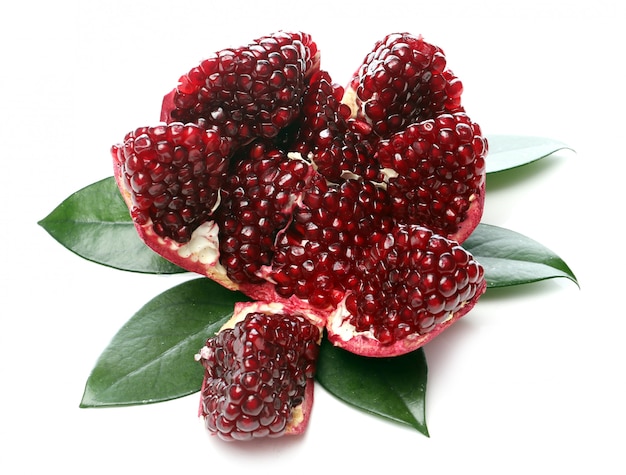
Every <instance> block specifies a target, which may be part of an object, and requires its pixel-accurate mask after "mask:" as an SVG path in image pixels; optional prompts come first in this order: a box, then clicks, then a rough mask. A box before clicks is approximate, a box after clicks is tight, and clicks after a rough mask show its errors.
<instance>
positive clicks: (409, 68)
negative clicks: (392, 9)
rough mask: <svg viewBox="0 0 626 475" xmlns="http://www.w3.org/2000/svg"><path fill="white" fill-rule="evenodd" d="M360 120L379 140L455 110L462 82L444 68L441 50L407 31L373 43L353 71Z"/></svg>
mask: <svg viewBox="0 0 626 475" xmlns="http://www.w3.org/2000/svg"><path fill="white" fill-rule="evenodd" d="M350 86H351V88H352V89H353V90H354V91H355V93H356V103H357V104H356V105H357V107H358V108H359V114H358V117H362V118H364V119H366V120H368V121H369V122H370V123H371V124H372V127H373V129H374V132H375V133H376V134H378V135H379V136H381V137H385V136H389V135H390V134H392V133H394V132H397V131H399V130H402V129H403V128H404V127H406V126H407V125H409V124H411V123H413V122H419V121H422V120H426V119H430V118H433V117H435V116H436V115H438V114H441V113H444V112H459V111H461V110H463V109H462V107H461V93H462V92H463V85H462V83H461V81H460V80H459V79H458V78H457V77H456V76H455V75H454V74H453V73H452V72H451V71H450V70H448V69H446V57H445V55H444V52H443V51H442V50H441V48H439V47H437V46H434V45H432V44H430V43H427V42H425V41H424V40H423V38H422V37H421V36H420V37H416V36H413V35H411V34H408V33H398V34H393V35H388V36H386V37H385V38H384V39H383V40H382V41H379V42H378V43H376V45H375V46H374V48H373V49H372V51H371V52H370V53H369V54H368V55H367V56H366V57H365V60H364V61H363V63H362V65H361V66H360V67H359V69H358V70H357V71H356V72H355V74H354V76H353V78H352V81H351V84H350Z"/></svg>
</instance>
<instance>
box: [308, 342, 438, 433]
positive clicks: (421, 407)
mask: <svg viewBox="0 0 626 475" xmlns="http://www.w3.org/2000/svg"><path fill="white" fill-rule="evenodd" d="M427 373H428V369H427V365H426V356H425V355H424V352H423V350H421V349H419V350H416V351H414V352H411V353H409V354H407V355H403V356H397V357H394V358H367V357H362V356H357V355H354V354H352V353H349V352H347V351H345V350H342V349H340V348H337V347H335V346H333V345H332V344H330V343H328V341H327V340H324V341H323V342H322V347H321V351H320V356H319V360H318V367H317V380H318V382H319V383H320V384H321V385H322V386H323V387H324V388H325V389H326V390H327V391H328V392H330V393H331V394H332V395H334V396H335V397H337V398H338V399H340V400H342V401H344V402H345V403H347V404H350V405H351V406H354V407H356V408H358V409H361V410H363V411H366V412H368V413H371V414H374V415H376V416H379V417H382V418H384V419H387V420H391V421H394V422H397V423H400V424H404V425H408V426H411V427H413V428H415V429H417V430H418V431H419V432H421V433H422V434H424V435H426V436H427V435H428V428H427V426H426V405H425V400H426V379H427Z"/></svg>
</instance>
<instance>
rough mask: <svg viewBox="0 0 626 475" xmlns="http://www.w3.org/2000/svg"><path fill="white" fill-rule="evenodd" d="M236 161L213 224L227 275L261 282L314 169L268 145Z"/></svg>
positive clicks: (248, 151) (257, 145)
mask: <svg viewBox="0 0 626 475" xmlns="http://www.w3.org/2000/svg"><path fill="white" fill-rule="evenodd" d="M243 152H244V153H241V154H238V155H236V156H235V157H233V159H232V161H233V162H234V165H235V166H234V168H233V170H232V172H231V173H230V174H229V176H228V178H227V179H226V181H225V183H224V187H223V189H222V203H221V206H220V208H219V210H218V211H217V213H216V216H215V220H216V222H217V223H218V225H219V228H220V253H221V255H222V262H221V263H222V265H223V266H224V267H225V268H226V270H227V274H228V277H229V278H230V279H231V280H232V281H234V282H236V283H242V282H246V283H260V282H263V277H262V270H263V269H262V268H263V267H264V266H269V265H270V264H271V263H272V258H273V254H274V252H273V251H274V243H275V240H276V237H277V235H278V233H279V232H280V231H281V230H283V229H285V228H286V227H287V225H288V224H289V223H290V222H291V216H292V213H293V209H294V208H295V206H296V204H297V203H296V201H297V199H298V197H299V196H300V194H301V192H302V189H303V188H304V186H305V184H306V183H307V181H308V180H309V178H310V176H311V174H312V173H313V169H312V167H311V166H310V164H309V163H308V162H306V161H304V160H301V159H298V158H289V157H288V156H287V154H286V153H285V152H283V151H281V150H280V149H278V148H276V147H275V146H273V145H272V144H271V143H269V142H266V141H259V142H255V143H254V144H253V146H251V147H249V148H245V149H244V151H243Z"/></svg>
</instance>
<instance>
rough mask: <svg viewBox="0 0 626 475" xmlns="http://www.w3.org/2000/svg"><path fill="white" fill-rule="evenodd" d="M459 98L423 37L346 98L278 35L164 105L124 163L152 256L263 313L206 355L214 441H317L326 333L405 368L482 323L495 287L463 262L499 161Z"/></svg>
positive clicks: (394, 38) (380, 64)
mask: <svg viewBox="0 0 626 475" xmlns="http://www.w3.org/2000/svg"><path fill="white" fill-rule="evenodd" d="M462 89H463V88H462V85H461V82H460V81H459V80H458V78H456V76H454V74H453V73H452V72H451V71H450V70H448V69H447V64H446V58H445V55H444V53H443V51H442V50H441V49H440V48H439V47H437V46H434V45H431V44H429V43H426V42H425V41H424V40H423V39H422V38H421V37H415V36H412V35H410V34H408V33H400V34H392V35H388V36H387V37H386V38H384V39H383V40H381V41H380V42H378V43H377V44H376V45H375V47H374V49H373V50H372V51H371V52H370V53H369V54H368V55H367V56H366V58H365V60H364V62H363V64H362V66H361V67H359V68H358V69H357V71H356V73H355V74H354V76H353V78H352V79H351V81H350V83H349V84H348V85H347V86H346V87H345V88H344V87H343V86H340V85H338V84H336V83H334V82H333V81H332V78H331V76H330V74H329V73H328V72H327V71H325V70H323V69H320V64H319V52H318V50H317V46H316V44H315V43H314V42H313V41H312V39H311V37H310V36H309V35H307V34H304V33H288V32H279V33H277V34H274V35H269V36H267V37H263V38H260V39H258V40H255V41H254V42H252V43H250V44H248V45H247V46H244V47H241V48H231V49H225V50H222V51H219V52H216V53H215V54H213V55H211V56H209V57H208V58H207V59H206V60H205V61H203V62H202V63H201V64H200V65H199V66H198V67H196V68H194V69H192V70H190V71H189V72H188V73H187V74H186V75H184V76H183V77H182V78H181V80H180V83H179V85H178V86H177V87H176V88H175V89H174V90H173V91H171V92H170V93H169V94H167V95H166V96H165V98H164V99H163V106H162V107H163V108H162V114H161V119H162V120H163V121H164V123H162V124H161V125H158V126H155V127H145V128H141V129H137V130H136V131H133V132H131V133H129V134H128V135H127V136H126V137H125V140H124V141H123V143H121V144H118V145H115V146H113V148H112V154H113V162H114V172H115V178H116V180H117V184H118V186H119V188H120V190H121V193H122V196H123V197H124V199H125V201H126V203H127V205H128V207H129V209H130V212H131V216H132V218H133V221H134V223H135V227H136V229H137V231H138V233H139V236H140V237H141V238H142V239H143V240H144V241H145V243H146V244H147V245H148V246H149V247H151V248H152V249H153V250H155V251H156V252H157V253H159V254H160V255H162V256H163V257H165V258H166V259H168V260H170V261H172V262H173V263H175V264H177V265H179V266H180V267H182V268H184V269H187V270H189V271H192V272H196V273H199V274H202V275H205V276H207V277H209V278H211V279H214V280H216V281H217V282H219V283H221V284H222V285H224V286H226V287H228V288H230V289H233V290H239V291H241V292H243V293H244V294H246V295H247V296H249V297H251V298H252V299H253V300H255V301H256V302H255V303H254V304H246V306H244V305H243V304H242V305H240V306H238V307H237V309H236V310H237V312H240V313H242V318H244V317H245V315H247V314H251V316H250V317H249V318H245V319H243V321H241V322H238V323H236V324H235V323H234V322H233V325H234V329H228V330H226V329H225V330H224V331H223V332H220V334H219V335H217V336H216V337H215V338H210V339H209V340H208V341H207V345H206V346H205V347H204V348H203V349H202V351H201V353H200V356H199V360H200V362H201V363H202V364H203V365H204V366H205V368H206V371H207V373H206V374H207V376H206V378H205V382H204V385H203V389H202V401H203V406H202V408H201V414H202V416H203V417H204V418H205V421H206V424H207V427H208V428H209V430H211V431H213V432H216V433H218V434H220V436H221V437H222V438H224V439H227V440H235V439H248V438H254V437H259V436H276V435H280V434H283V433H297V432H299V431H302V430H303V429H304V427H305V425H306V420H307V418H308V413H309V409H310V402H311V401H312V388H313V385H312V380H311V378H312V374H313V367H314V365H313V362H314V355H313V350H312V349H311V348H312V347H311V343H310V342H311V341H314V340H316V341H317V340H318V339H319V337H320V335H321V330H320V329H324V328H325V329H326V333H327V336H328V338H329V340H330V341H331V342H332V343H333V344H335V345H338V346H341V347H343V348H345V349H346V350H348V351H351V352H353V353H356V354H360V355H366V356H376V357H381V356H394V355H401V354H405V353H407V352H409V351H413V350H415V349H416V348H419V347H420V346H422V345H424V344H425V343H426V342H428V341H430V340H431V339H432V338H434V337H435V336H436V335H438V334H439V333H441V332H442V331H443V330H444V329H446V328H447V327H449V326H450V325H451V324H452V323H453V322H455V321H456V320H458V319H459V318H460V317H461V316H463V315H465V314H466V313H467V312H468V311H469V310H470V309H471V308H472V307H473V306H474V304H475V303H476V301H477V300H478V298H479V297H480V296H481V295H482V293H483V292H484V291H485V288H486V283H485V279H484V270H483V268H482V267H481V265H480V264H479V263H478V262H476V261H475V259H474V258H473V257H472V256H471V255H470V254H469V253H468V252H467V251H465V250H464V249H463V248H462V247H461V245H462V243H463V241H464V240H465V239H466V238H467V237H468V236H469V235H470V234H471V233H472V231H473V230H474V229H475V227H476V226H477V225H478V223H479V221H480V219H481V217H482V211H483V207H484V194H485V156H486V154H487V150H488V144H487V141H486V139H485V137H484V136H483V135H482V131H481V129H480V127H479V125H478V124H477V123H475V122H473V121H472V120H471V119H470V118H469V116H468V115H467V113H466V112H465V111H464V109H463V106H462V104H461V93H462ZM250 305H256V306H257V307H256V308H253V306H252V307H251V306H250ZM233 325H231V326H233ZM278 328H280V329H278ZM286 328H288V329H289V330H285V329H286ZM311 328H315V329H316V330H317V333H315V331H313V330H312V329H311ZM267 332H269V333H267ZM272 332H274V333H275V332H279V333H281V332H283V333H284V332H293V337H290V338H288V339H281V338H282V337H281V338H278V339H275V338H274V337H272V336H271V335H270V334H272ZM259 335H261V336H259ZM273 338H274V339H273ZM246 348H247V349H246ZM246 351H247V353H246ZM242 352H243V353H242ZM244 353H245V354H244ZM285 355H289V356H285ZM303 358H304V359H303ZM286 360H289V361H286ZM283 363H285V365H286V366H283ZM301 364H303V365H305V367H306V368H308V369H302V367H301V366H300V365H301ZM242 365H243V366H242ZM245 365H253V366H248V367H245ZM294 365H295V366H294ZM242 368H243V369H242ZM246 368H247V369H246ZM248 370H250V371H253V373H254V374H250V377H252V376H254V378H256V380H255V381H257V383H258V384H256V385H252V384H248V383H250V381H248V380H247V379H245V378H246V377H247V376H245V375H246V374H247V371H248ZM270 374H271V375H272V382H271V383H270V381H269V377H270V376H269V375H270ZM303 375H304V376H303ZM244 382H245V384H248V386H246V391H244V390H243V389H242V388H243V386H242V385H244V386H245V384H244ZM268 384H269V385H273V386H272V387H273V389H272V392H271V394H272V395H271V396H270V395H269V393H268V391H269V389H268V388H267V385H268ZM285 388H288V389H285ZM285 391H286V392H285ZM298 415H299V416H298ZM270 419H271V420H270Z"/></svg>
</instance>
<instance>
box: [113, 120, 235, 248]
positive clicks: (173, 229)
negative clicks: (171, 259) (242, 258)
mask: <svg viewBox="0 0 626 475" xmlns="http://www.w3.org/2000/svg"><path fill="white" fill-rule="evenodd" d="M231 150H232V141H231V140H230V139H228V138H224V137H223V136H221V135H220V134H218V133H216V132H215V131H206V130H204V129H202V128H200V127H198V126H197V125H194V124H182V123H180V122H172V123H170V124H167V125H158V126H155V127H142V128H139V129H137V130H135V131H133V132H130V133H128V134H127V135H126V137H125V138H124V142H123V144H118V145H114V146H113V147H112V150H111V153H112V155H113V166H114V175H115V179H116V180H117V183H118V186H119V188H120V190H121V191H122V195H123V197H124V199H125V200H126V202H127V204H128V207H129V208H130V212H131V216H132V218H133V221H134V222H135V223H136V224H137V225H138V226H144V225H148V224H149V225H150V226H151V227H152V230H153V231H154V233H155V234H156V235H157V236H159V237H161V238H170V239H173V240H174V241H177V242H186V241H188V240H189V239H190V238H191V233H192V232H193V231H194V230H195V229H196V228H197V227H198V226H200V225H201V224H202V223H204V222H206V221H207V219H208V218H209V216H211V214H212V213H213V210H214V209H215V207H216V206H217V205H218V204H219V200H220V188H221V186H222V182H223V181H224V180H225V178H226V176H227V170H228V160H229V158H230V155H231Z"/></svg>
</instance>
